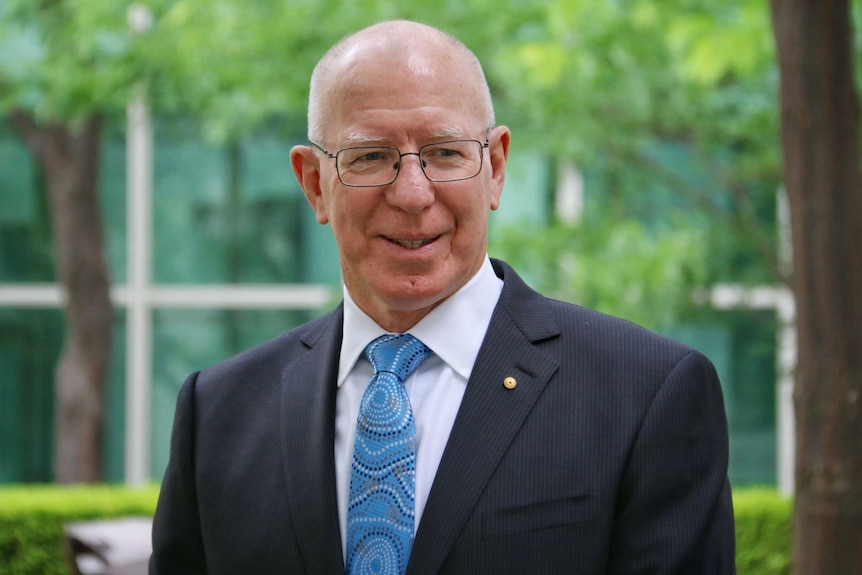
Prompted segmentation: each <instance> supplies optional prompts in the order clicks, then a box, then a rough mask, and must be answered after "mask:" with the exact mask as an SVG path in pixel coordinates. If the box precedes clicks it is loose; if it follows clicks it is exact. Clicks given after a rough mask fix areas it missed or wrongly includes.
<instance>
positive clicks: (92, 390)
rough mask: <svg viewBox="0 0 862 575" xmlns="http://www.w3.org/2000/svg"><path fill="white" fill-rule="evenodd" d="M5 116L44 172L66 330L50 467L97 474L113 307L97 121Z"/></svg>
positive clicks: (78, 477)
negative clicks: (105, 246) (101, 209)
mask: <svg viewBox="0 0 862 575" xmlns="http://www.w3.org/2000/svg"><path fill="white" fill-rule="evenodd" d="M10 120H11V121H12V124H13V125H14V126H15V128H16V130H17V131H18V133H19V135H20V136H21V137H22V138H23V139H24V141H25V142H26V143H27V146H28V148H29V149H30V151H31V152H32V153H33V155H34V156H35V157H36V159H37V161H38V163H39V165H40V168H41V170H42V173H43V174H44V176H45V182H46V186H47V193H48V197H49V206H50V211H51V223H52V227H53V230H52V232H53V234H52V235H53V242H54V267H55V269H56V275H57V278H58V280H59V282H60V284H61V285H62V287H63V288H64V292H65V303H64V316H65V327H66V332H65V336H64V341H63V350H62V353H61V355H60V359H59V362H58V364H57V368H56V375H55V381H56V387H55V392H54V393H55V398H56V399H55V438H56V440H55V444H54V475H55V480H56V481H57V482H59V483H82V482H86V483H91V482H96V481H99V480H100V479H101V477H102V457H101V452H102V429H103V421H102V419H103V417H102V415H103V403H104V401H103V399H104V388H105V381H106V378H107V372H108V367H109V364H110V357H111V336H112V327H113V310H112V307H111V299H110V290H109V288H110V286H109V281H108V272H107V266H106V263H105V257H104V249H103V241H102V225H101V218H100V216H99V204H98V196H97V191H96V183H97V177H98V166H99V136H100V121H99V118H97V117H93V118H89V119H87V120H86V121H85V122H83V123H82V124H81V126H80V127H79V128H74V127H71V126H67V125H59V124H46V125H39V124H37V123H36V122H35V121H34V120H33V118H32V117H31V116H29V115H28V114H27V113H25V112H23V111H21V110H16V111H14V112H12V114H11V116H10Z"/></svg>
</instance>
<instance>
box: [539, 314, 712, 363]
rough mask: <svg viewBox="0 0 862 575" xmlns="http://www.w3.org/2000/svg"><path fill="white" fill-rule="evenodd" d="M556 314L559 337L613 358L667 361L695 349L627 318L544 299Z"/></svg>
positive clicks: (594, 352) (596, 353) (636, 360)
mask: <svg viewBox="0 0 862 575" xmlns="http://www.w3.org/2000/svg"><path fill="white" fill-rule="evenodd" d="M547 301H548V303H549V305H550V306H551V308H552V309H553V310H554V315H555V316H556V317H557V320H558V322H559V327H560V335H561V337H562V338H563V339H564V340H566V341H568V342H576V343H577V344H578V346H579V347H580V348H581V349H588V350H590V351H591V353H593V354H595V355H598V356H600V357H601V356H606V355H607V356H610V357H613V358H614V359H615V360H616V361H633V362H656V361H658V362H660V363H664V362H670V363H675V362H677V361H679V360H680V359H681V358H682V357H684V356H686V355H689V354H691V353H695V354H697V355H702V354H700V352H698V351H697V350H695V349H693V348H692V347H690V346H688V345H686V344H684V343H681V342H678V341H676V340H673V339H670V338H669V337H667V336H664V335H661V334H658V333H656V332H654V331H651V330H649V329H647V328H645V327H643V326H640V325H638V324H635V323H633V322H631V321H628V320H625V319H622V318H619V317H615V316H612V315H608V314H605V313H602V312H599V311H596V310H593V309H589V308H585V307H582V306H579V305H576V304H572V303H567V302H562V301H558V300H552V299H548V300H547Z"/></svg>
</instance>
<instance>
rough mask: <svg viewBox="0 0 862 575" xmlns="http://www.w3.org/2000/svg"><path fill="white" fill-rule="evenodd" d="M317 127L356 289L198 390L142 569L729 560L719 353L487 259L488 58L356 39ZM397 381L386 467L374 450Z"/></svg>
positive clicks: (340, 51) (306, 176)
mask: <svg viewBox="0 0 862 575" xmlns="http://www.w3.org/2000/svg"><path fill="white" fill-rule="evenodd" d="M308 123H309V126H308V129H309V140H310V145H308V146H297V147H295V148H294V149H293V150H292V151H291V163H292V166H293V169H294V172H295V174H296V176H297V178H298V180H299V182H300V184H301V185H302V188H303V190H304V192H305V195H306V197H307V199H308V202H309V204H310V205H311V208H312V209H313V210H314V212H315V214H316V216H317V220H318V221H319V222H320V223H321V224H329V225H330V226H331V228H332V232H333V234H334V235H335V239H336V240H337V244H338V249H339V256H340V262H341V268H342V273H343V279H344V288H345V289H344V301H343V303H342V304H341V305H339V306H338V307H337V308H336V309H335V310H334V311H333V312H331V313H330V314H328V315H326V316H324V317H322V318H320V319H318V320H316V321H313V322H311V323H309V324H307V325H304V326H301V327H299V328H297V329H295V330H293V331H291V332H289V333H287V334H285V335H283V336H282V337H279V338H277V339H275V340H273V341H271V342H268V343H265V344H263V345H261V346H259V347H257V348H255V349H252V350H250V351H247V352H245V353H243V354H241V355H239V356H237V357H235V358H232V359H230V360H227V361H226V362H223V363H221V364H219V365H216V366H215V367H212V368H210V369H207V370H204V371H202V372H200V373H197V374H193V375H192V376H191V377H190V378H189V379H188V380H187V381H186V383H185V385H184V386H183V388H182V391H181V392H180V396H179V400H178V405H177V414H176V419H175V423H174V432H173V439H172V445H171V458H170V463H169V465H168V469H167V472H166V475H165V478H164V484H163V487H162V493H161V498H160V501H159V505H158V510H157V512H156V517H155V522H154V531H153V556H152V559H151V563H150V573H151V574H165V573H231V574H238V573H253V574H256V575H258V574H267V573H282V574H284V573H290V574H294V573H344V572H345V570H348V572H351V573H360V572H361V573H401V572H404V569H405V568H406V572H407V573H411V574H422V573H428V574H430V573H464V574H476V573H494V574H506V573H530V574H532V573H535V574H547V573H571V574H605V573H614V574H617V573H618V574H623V573H626V574H634V573H640V574H650V575H657V574H671V573H673V574H701V573H715V574H726V573H733V572H734V533H733V515H732V509H731V499H730V487H729V484H728V480H727V460H728V451H727V449H728V447H727V428H726V421H725V415H724V407H723V402H722V396H721V390H720V386H719V383H718V380H717V377H716V374H715V371H714V369H713V367H712V365H711V364H710V363H709V361H708V360H707V359H705V358H704V357H703V356H702V355H701V354H699V353H697V352H695V351H693V350H691V349H689V348H686V347H684V346H682V345H680V344H676V343H673V342H671V341H668V340H666V339H664V338H661V337H659V336H656V335H654V334H652V333H649V332H647V331H646V330H643V329H641V328H639V327H637V326H634V325H632V324H629V323H627V322H624V321H622V320H618V319H614V318H610V317H607V316H604V315H602V314H599V313H596V312H593V311H590V310H586V309H583V308H580V307H577V306H574V305H570V304H565V303H561V302H556V301H552V300H548V299H546V298H544V297H543V296H541V295H539V294H537V293H535V292H534V291H532V290H530V289H529V288H528V287H527V286H526V285H525V284H524V283H523V282H522V281H521V280H520V278H519V277H518V276H517V275H516V274H515V272H514V271H513V270H512V269H511V268H509V267H508V266H507V265H506V264H504V263H503V262H499V261H492V260H490V259H489V258H488V256H487V253H486V250H487V240H486V237H487V227H488V217H489V214H490V211H491V210H494V209H496V208H497V207H498V205H499V202H500V195H501V192H502V189H503V181H504V178H505V167H506V159H507V155H508V151H509V141H510V133H509V129H508V128H506V127H504V126H496V127H495V124H494V113H493V108H492V104H491V98H490V95H489V91H488V86H487V83H486V81H485V78H484V75H483V73H482V69H481V66H480V65H479V63H478V61H477V60H476V59H475V57H474V56H473V55H472V53H470V52H469V50H467V49H466V48H465V47H464V46H463V45H462V44H460V43H459V42H458V41H457V40H455V39H454V38H452V37H450V36H448V35H446V34H443V33H442V32H440V31H438V30H435V29H433V28H429V27H426V26H423V25H420V24H417V23H413V22H404V21H396V22H385V23H382V24H378V25H375V26H372V27H370V28H367V29H365V30H362V31H360V32H358V33H356V34H354V35H353V36H350V37H348V38H346V39H345V40H343V41H342V42H341V43H339V44H338V45H336V46H335V47H334V48H333V49H332V50H330V51H329V52H328V53H327V54H326V55H325V56H324V57H323V59H322V60H321V61H320V63H319V64H318V66H317V67H316V68H315V71H314V73H313V75H312V80H311V90H310V95H309V118H308ZM402 333H409V334H410V335H411V336H415V338H418V340H413V339H412V338H410V341H411V343H410V345H411V346H413V347H411V348H410V349H411V350H412V351H410V352H409V353H408V352H402V351H401V350H400V348H399V350H398V351H395V352H393V353H394V355H396V356H398V355H410V356H411V358H412V357H414V356H416V358H417V359H416V362H414V363H418V367H416V368H415V371H413V372H412V373H410V374H407V373H406V371H407V370H405V373H400V372H399V375H397V376H396V375H381V373H379V372H378V367H377V363H376V359H375V358H374V357H373V352H372V351H369V352H368V354H369V355H367V358H368V359H366V356H364V355H363V348H365V347H366V346H367V345H368V348H369V350H372V349H373V348H374V347H375V346H376V345H377V343H375V342H378V341H383V340H385V341H387V342H390V341H391V340H392V339H393V338H392V337H391V336H390V337H384V338H383V340H378V339H377V338H378V337H379V336H386V334H402ZM398 337H399V338H400V337H409V336H398ZM369 342H372V343H371V345H369ZM417 350H418V351H417ZM414 351H415V354H414ZM371 361H374V362H375V364H374V368H373V369H372V364H371V363H370V362H371ZM399 361H400V360H399ZM412 367H413V366H411V368H412ZM390 369H391V371H398V370H400V369H401V368H400V367H398V368H390ZM380 371H386V369H383V368H381V370H380ZM372 377H373V379H372ZM383 379H386V381H387V382H388V383H387V385H389V387H387V388H386V389H387V390H388V391H387V392H386V393H387V394H389V393H391V394H393V395H391V396H389V395H387V396H386V401H381V402H380V405H378V407H379V408H380V409H381V410H385V409H387V408H388V406H391V407H393V409H394V408H396V407H397V409H398V410H400V411H399V416H398V417H399V418H400V417H402V416H403V419H399V421H400V422H401V423H404V425H403V426H402V427H401V428H399V429H398V430H397V431H393V432H392V433H405V434H406V435H403V436H398V437H403V439H399V448H398V449H399V450H402V451H399V452H398V453H399V455H398V461H397V462H396V463H392V464H391V465H390V463H381V464H379V465H378V464H376V463H369V461H370V458H372V457H373V456H374V455H375V454H376V453H377V451H378V450H377V449H376V448H374V449H372V448H370V447H369V445H372V444H371V443H370V442H371V441H372V440H371V439H368V435H367V434H368V433H369V425H368V421H369V419H368V418H369V417H372V418H373V416H368V415H367V414H366V412H365V410H366V409H367V405H368V404H367V403H366V401H373V398H372V399H367V397H369V396H373V395H374V393H376V392H369V394H368V396H366V395H365V391H366V388H368V389H381V388H378V387H375V386H377V385H378V383H380V381H381V380H383ZM401 380H403V383H399V382H400V381H401ZM380 385H383V384H382V383H381V384H380ZM405 390H406V394H405ZM397 394H401V396H397V397H396V395H397ZM404 396H406V397H407V398H408V399H403V397H404ZM384 404H385V406H384ZM381 406H383V407H381ZM387 417H388V416H387ZM357 418H359V419H360V423H359V424H357ZM387 433H389V432H388V431H387ZM384 435H385V434H384ZM381 441H382V440H381ZM363 450H364V451H363ZM379 451H383V449H382V448H381V449H380V450H379ZM360 452H362V453H360ZM372 452H374V453H372ZM371 468H374V469H378V468H379V469H382V468H386V469H387V471H385V472H382V473H381V474H380V475H373V473H372V471H369V469H371ZM366 472H367V473H366ZM390 480H393V481H395V483H389V481H390ZM390 485H391V486H392V487H390ZM383 492H385V493H383ZM386 497H389V499H386ZM383 499H386V501H387V503H384V504H383V505H384V506H383V507H382V509H383V512H382V515H381V513H380V512H378V511H377V510H376V508H373V505H372V504H371V503H368V502H369V501H372V500H375V501H376V500H380V501H382V500H383ZM386 506H388V507H386Z"/></svg>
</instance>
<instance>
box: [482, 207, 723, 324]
mask: <svg viewBox="0 0 862 575" xmlns="http://www.w3.org/2000/svg"><path fill="white" fill-rule="evenodd" d="M606 224H607V222H606V220H604V219H603V220H600V221H598V222H591V221H586V222H584V223H582V224H580V225H568V224H564V223H561V222H555V223H553V224H552V225H550V226H547V227H542V228H535V229H530V228H526V227H523V226H513V227H512V228H511V229H506V230H504V231H503V233H499V234H494V235H493V236H492V238H491V248H490V251H491V253H494V254H495V255H499V256H500V257H501V258H503V259H505V260H507V261H508V262H509V263H511V264H512V265H513V266H514V267H515V268H516V269H518V270H520V271H521V272H523V274H524V276H525V277H526V279H527V281H529V282H530V283H531V284H532V285H533V287H535V288H536V289H538V290H539V291H541V292H543V293H545V294H548V295H550V296H551V297H556V298H558V299H562V300H565V301H571V302H575V303H577V304H579V305H583V306H586V307H591V308H593V309H597V310H599V311H602V312H605V313H608V314H611V315H615V316H618V317H622V318H625V319H628V320H629V321H633V322H635V323H639V324H641V325H644V326H647V327H650V328H652V329H659V328H661V327H665V326H667V325H668V324H670V323H671V321H673V320H674V319H676V318H678V317H680V316H684V315H685V314H686V311H687V310H690V309H691V308H692V306H693V305H694V302H693V301H692V297H691V294H692V292H693V291H694V290H695V288H697V287H702V286H703V284H704V280H705V273H706V268H705V264H704V245H705V242H704V240H705V238H704V236H703V235H702V234H700V233H698V232H697V231H696V230H695V229H693V228H690V227H687V226H677V227H674V228H669V229H667V230H664V231H657V232H655V231H650V230H649V229H648V228H647V227H646V226H645V225H644V224H643V223H642V222H639V221H637V220H634V219H626V220H619V221H616V222H614V223H613V225H606Z"/></svg>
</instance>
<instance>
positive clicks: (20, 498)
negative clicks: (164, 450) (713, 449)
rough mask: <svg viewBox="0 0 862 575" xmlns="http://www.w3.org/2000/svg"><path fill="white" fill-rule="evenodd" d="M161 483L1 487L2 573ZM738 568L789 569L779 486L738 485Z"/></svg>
mask: <svg viewBox="0 0 862 575" xmlns="http://www.w3.org/2000/svg"><path fill="white" fill-rule="evenodd" d="M157 498H158V487H157V486H152V487H146V488H143V489H133V488H128V487H122V486H114V487H111V486H87V487H83V486H81V487H60V486H35V487H7V488H2V489H0V575H66V573H67V571H66V565H65V560H64V553H65V551H64V545H65V541H64V535H63V525H65V524H66V523H70V522H73V521H86V520H91V519H108V518H112V517H121V516H130V515H146V516H151V515H152V514H153V511H154V510H155V506H156V499H157ZM733 505H734V514H735V516H736V569H737V572H738V573H740V575H788V574H789V573H790V519H791V509H792V503H791V501H790V500H789V499H787V498H784V497H781V496H780V495H778V494H777V493H776V492H775V491H774V490H772V489H768V488H763V489H738V490H736V492H735V493H734V496H733Z"/></svg>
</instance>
